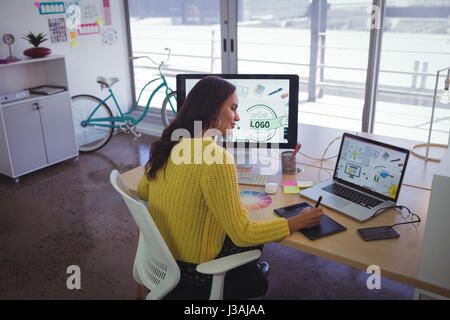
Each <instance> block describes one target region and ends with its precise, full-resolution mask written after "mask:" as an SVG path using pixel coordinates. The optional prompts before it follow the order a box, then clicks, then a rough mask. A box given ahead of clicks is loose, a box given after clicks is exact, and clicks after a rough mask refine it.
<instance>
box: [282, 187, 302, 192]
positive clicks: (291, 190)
mask: <svg viewBox="0 0 450 320" xmlns="http://www.w3.org/2000/svg"><path fill="white" fill-rule="evenodd" d="M283 191H284V193H298V191H299V188H298V187H297V186H284V187H283Z"/></svg>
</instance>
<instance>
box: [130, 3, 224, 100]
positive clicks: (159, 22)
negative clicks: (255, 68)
mask: <svg viewBox="0 0 450 320" xmlns="http://www.w3.org/2000/svg"><path fill="white" fill-rule="evenodd" d="M128 6H129V15H130V17H129V18H130V33H131V46H132V50H133V52H132V53H133V56H143V55H147V56H150V57H151V58H152V59H153V60H155V61H156V62H158V63H159V62H160V61H161V60H165V59H166V58H167V52H168V51H167V50H165V48H169V49H170V52H171V54H170V59H169V61H168V64H167V65H166V66H165V68H164V69H163V72H164V74H165V75H166V78H167V82H168V84H169V86H170V87H171V88H172V89H173V90H175V89H176V80H175V76H176V74H177V73H197V72H202V73H221V61H220V59H221V53H220V29H219V20H220V16H219V0H170V1H168V0H152V1H148V0H132V1H128ZM158 76H159V74H158V67H157V66H156V65H154V64H152V63H151V62H150V61H149V60H147V59H139V60H134V81H135V87H136V88H135V90H136V99H137V98H138V97H139V93H140V92H141V90H142V88H143V86H144V85H145V84H146V83H147V82H148V81H150V80H151V79H153V78H156V77H158ZM154 89H155V87H154V86H151V85H150V86H149V87H148V88H147V89H146V90H145V91H146V92H144V93H143V94H142V97H141V100H140V101H139V105H141V106H142V105H145V103H146V102H147V100H148V98H149V95H150V93H151V92H152V90H154ZM164 97H165V94H164V93H163V92H162V91H160V94H159V95H157V96H155V97H154V98H153V100H152V102H151V107H155V108H161V105H162V102H163V99H164Z"/></svg>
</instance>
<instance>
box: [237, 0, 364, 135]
mask: <svg viewBox="0 0 450 320" xmlns="http://www.w3.org/2000/svg"><path fill="white" fill-rule="evenodd" d="M313 2H314V3H313ZM371 5H372V1H370V0H352V1H342V0H341V1H339V0H330V1H324V0H314V1H308V0H304V1H301V0H284V1H262V0H242V1H240V2H239V6H238V19H239V22H238V32H237V33H238V71H239V73H296V74H298V75H299V77H300V92H299V100H300V104H299V121H300V122H302V123H309V124H315V125H321V126H328V127H335V128H341V129H346V130H354V131H359V130H361V121H362V110H363V107H364V89H365V87H364V84H365V81H366V70H367V61H368V49H369V39H370V28H369V27H368V26H367V20H368V18H369V13H368V8H369V7H370V6H371ZM317 6H321V7H320V9H318V7H317ZM311 57H312V58H313V59H311ZM314 59H315V63H314V62H313V60H314ZM311 75H314V77H312V76H311Z"/></svg>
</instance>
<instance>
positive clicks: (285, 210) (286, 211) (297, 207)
mask: <svg viewBox="0 0 450 320" xmlns="http://www.w3.org/2000/svg"><path fill="white" fill-rule="evenodd" d="M305 208H312V206H311V205H310V204H309V203H307V202H300V203H297V204H294V205H291V206H287V207H282V208H278V209H274V210H273V211H274V212H275V213H276V214H277V215H279V216H280V217H283V218H291V217H295V216H297V215H299V214H300V212H302V210H303V209H305ZM345 230H347V228H345V227H344V226H343V225H341V224H339V223H337V222H336V221H334V220H333V219H331V218H330V217H329V216H327V215H325V214H324V215H323V217H322V220H320V223H319V224H318V225H317V226H315V227H312V228H303V229H300V230H298V231H299V232H301V233H302V234H303V235H304V236H305V237H307V238H308V239H310V240H316V239H319V238H322V237H325V236H328V235H331V234H334V233H337V232H341V231H345Z"/></svg>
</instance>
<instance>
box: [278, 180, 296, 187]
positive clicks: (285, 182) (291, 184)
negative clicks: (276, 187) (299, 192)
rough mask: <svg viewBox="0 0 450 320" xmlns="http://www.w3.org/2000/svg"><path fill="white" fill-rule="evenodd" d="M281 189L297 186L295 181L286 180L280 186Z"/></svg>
mask: <svg viewBox="0 0 450 320" xmlns="http://www.w3.org/2000/svg"><path fill="white" fill-rule="evenodd" d="M281 186H282V187H284V186H295V187H296V186H297V181H290V180H286V181H284V182H283V184H282V185H281Z"/></svg>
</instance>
